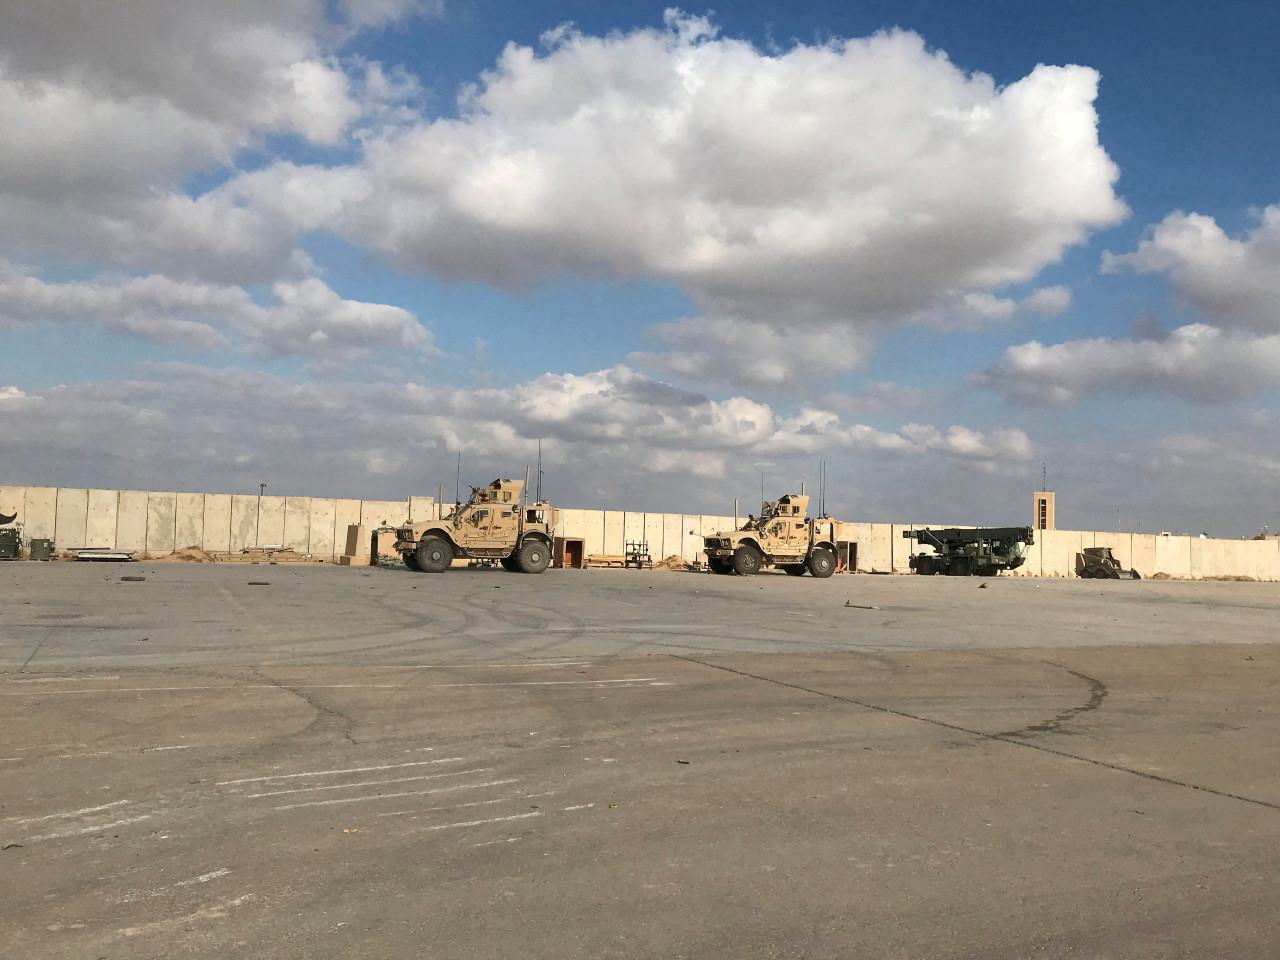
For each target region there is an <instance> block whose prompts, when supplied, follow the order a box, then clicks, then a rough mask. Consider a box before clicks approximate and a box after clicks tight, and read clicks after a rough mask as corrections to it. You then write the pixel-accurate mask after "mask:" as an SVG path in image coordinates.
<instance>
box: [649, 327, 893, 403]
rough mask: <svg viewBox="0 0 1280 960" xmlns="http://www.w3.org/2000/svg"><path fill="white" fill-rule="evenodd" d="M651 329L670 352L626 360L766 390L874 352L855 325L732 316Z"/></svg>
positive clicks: (821, 375)
mask: <svg viewBox="0 0 1280 960" xmlns="http://www.w3.org/2000/svg"><path fill="white" fill-rule="evenodd" d="M650 333H651V334H652V335H653V336H654V337H656V338H657V339H658V340H661V341H662V342H663V343H664V344H665V345H666V346H667V348H668V349H667V351H666V352H663V353H646V352H638V353H633V354H631V355H630V356H629V357H628V358H627V359H628V362H630V363H634V364H636V365H638V366H641V367H645V368H647V369H652V370H657V371H662V372H665V373H668V374H674V375H676V376H679V377H684V378H689V379H693V380H698V381H701V382H711V383H715V382H720V383H729V384H733V385H734V386H739V387H755V388H761V389H766V390H772V389H782V388H794V387H796V386H798V385H801V384H805V383H811V382H813V381H814V380H818V379H825V378H827V377H830V376H833V375H835V374H838V373H844V372H846V371H848V370H853V369H856V368H857V367H860V366H862V365H863V364H864V363H865V362H866V359H867V354H868V353H869V352H870V350H869V345H868V343H867V338H866V337H865V336H864V335H862V334H861V333H859V332H858V331H856V330H850V329H848V328H846V327H839V326H829V327H827V328H817V329H815V328H814V327H812V326H806V327H802V328H799V329H796V328H784V327H778V326H775V325H772V324H768V323H763V322H760V321H755V320H741V319H737V318H733V317H692V318H689V319H686V320H677V321H674V322H671V323H660V324H657V325H655V326H654V327H653V328H651V330H650Z"/></svg>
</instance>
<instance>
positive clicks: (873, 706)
mask: <svg viewBox="0 0 1280 960" xmlns="http://www.w3.org/2000/svg"><path fill="white" fill-rule="evenodd" d="M668 656H670V657H672V658H673V659H675V660H684V661H686V662H688V663H696V664H698V665H699V666H703V667H710V668H711V669H712V670H723V671H724V672H725V673H732V674H736V675H737V676H739V677H747V678H749V679H751V680H759V681H761V682H762V683H772V684H776V685H777V686H780V687H789V688H790V689H792V690H799V691H801V692H802V693H811V694H813V695H814V696H816V697H826V698H827V699H829V700H839V701H840V702H841V703H849V704H852V705H854V706H855V707H862V708H864V709H866V710H875V711H876V712H878V713H884V714H888V715H890V716H894V717H901V718H903V719H904V720H915V721H916V722H917V723H927V724H930V725H932V726H935V727H942V728H943V729H944V730H953V731H955V732H956V733H967V734H968V735H969V736H971V737H977V738H978V739H980V740H994V741H996V742H998V743H1007V744H1010V745H1012V746H1015V747H1025V748H1026V749H1028V750H1038V751H1040V752H1041V753H1048V754H1052V755H1053V756H1055V757H1064V758H1066V759H1067V760H1079V761H1080V762H1081V763H1090V764H1093V765H1094V766H1095V767H1102V768H1103V769H1105V770H1115V771H1116V772H1118V773H1128V774H1132V775H1133V776H1135V777H1141V778H1142V779H1143V780H1151V781H1153V782H1155V783H1164V784H1168V785H1169V786H1173V787H1184V788H1186V789H1188V790H1198V791H1200V792H1201V793H1208V794H1212V795H1213V796H1215V797H1225V798H1227V799H1228V800H1239V801H1240V802H1241V803H1251V804H1253V805H1255V806H1259V807H1266V808H1268V809H1270V810H1280V803H1272V802H1271V801H1269V800H1259V799H1258V798H1257V797H1246V796H1244V795H1243V794H1239V793H1229V792H1228V791H1226V790H1215V789H1214V788H1213V787H1206V786H1202V785H1201V784H1198V783H1188V782H1186V781H1185V780H1175V779H1174V778H1173V777H1162V776H1160V774H1158V773H1148V772H1146V771H1145V770H1135V769H1134V768H1133V767H1126V766H1122V765H1121V764H1118V763H1108V762H1107V761H1106V760H1095V759H1094V758H1092V757H1084V756H1081V755H1080V754H1078V753H1069V752H1067V751H1066V750H1055V749H1054V748H1053V747H1046V746H1045V745H1044V744H1040V743H1029V742H1027V741H1026V740H1020V739H1017V738H1016V737H1014V736H1011V735H1009V734H1006V733H986V732H984V731H982V730H974V729H972V728H971V727H962V726H960V725H959V724H957V723H948V722H947V721H945V720H935V719H934V718H932V717H922V716H918V715H916V714H914V713H907V712H906V711H904V710H895V709H893V708H892V707H886V706H884V705H882V704H878V703H869V702H868V701H866V700H857V699H855V698H853V697H842V696H840V694H838V693H827V692H826V691H825V690H814V689H813V688H812V687H805V686H802V685H801V684H798V683H788V682H787V681H786V680H776V679H774V678H773V677H764V676H760V675H759V674H756V673H748V672H747V671H745V670H735V669H734V668H733V667H725V666H721V665H720V664H717V663H708V662H706V661H705V660H695V659H694V658H693V657H682V656H680V655H679V654H676V653H672V654H668Z"/></svg>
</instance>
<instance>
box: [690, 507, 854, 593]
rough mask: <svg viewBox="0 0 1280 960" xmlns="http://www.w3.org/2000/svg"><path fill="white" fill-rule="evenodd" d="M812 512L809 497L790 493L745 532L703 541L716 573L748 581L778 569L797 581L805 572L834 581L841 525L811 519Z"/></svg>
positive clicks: (765, 509) (745, 526) (752, 521)
mask: <svg viewBox="0 0 1280 960" xmlns="http://www.w3.org/2000/svg"><path fill="white" fill-rule="evenodd" d="M808 509H809V498H808V497H806V496H805V495H804V494H802V493H789V494H787V495H786V496H783V497H779V498H778V499H777V500H771V501H768V502H766V503H765V504H764V506H763V507H762V508H761V511H760V516H758V517H752V518H751V519H749V520H748V521H747V522H746V523H745V524H743V525H742V527H741V529H738V530H733V531H729V532H723V533H717V534H716V535H715V536H711V537H704V538H703V549H704V550H705V551H706V554H707V565H708V566H709V567H710V568H711V572H712V573H736V574H738V575H739V576H744V577H745V576H749V575H751V574H753V573H759V572H760V570H761V568H763V567H765V566H768V565H773V566H777V567H781V568H782V569H783V570H785V571H786V572H787V573H789V574H790V575H791V576H793V577H803V576H804V574H805V571H806V570H807V571H808V572H809V573H811V574H813V576H815V577H820V578H824V577H829V576H831V575H832V574H833V573H835V572H836V538H835V525H836V521H834V520H832V519H831V518H830V517H822V518H820V519H817V520H809V519H807V518H806V517H805V512H806V511H807V510H808Z"/></svg>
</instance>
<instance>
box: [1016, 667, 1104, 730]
mask: <svg viewBox="0 0 1280 960" xmlns="http://www.w3.org/2000/svg"><path fill="white" fill-rule="evenodd" d="M1044 662H1045V663H1047V664H1049V666H1051V667H1058V668H1059V669H1060V670H1065V671H1066V672H1067V673H1069V674H1071V675H1072V676H1073V677H1076V678H1077V679H1079V680H1083V681H1084V682H1085V683H1087V684H1088V685H1089V700H1088V702H1087V703H1084V704H1082V705H1081V706H1078V707H1071V708H1069V709H1067V710H1064V711H1062V713H1060V714H1058V715H1057V716H1056V717H1050V718H1049V719H1048V720H1044V721H1041V722H1040V723H1034V724H1032V725H1031V726H1027V727H1021V728H1020V729H1018V730H1004V731H1001V732H1000V733H997V734H996V736H997V737H1027V736H1031V735H1032V734H1036V733H1057V732H1058V731H1060V730H1061V729H1062V726H1063V724H1065V723H1067V722H1068V721H1070V720H1073V719H1075V718H1076V717H1078V716H1079V715H1080V714H1082V713H1089V712H1090V711H1091V710H1097V709H1098V708H1099V707H1100V706H1102V701H1103V700H1105V699H1107V693H1108V690H1107V685H1106V684H1105V683H1103V682H1102V681H1101V680H1099V679H1097V678H1096V677H1090V676H1088V675H1087V674H1083V673H1077V672H1076V671H1075V670H1072V669H1071V668H1070V667H1064V666H1063V665H1062V664H1060V663H1054V662H1053V661H1052V660H1045V661H1044Z"/></svg>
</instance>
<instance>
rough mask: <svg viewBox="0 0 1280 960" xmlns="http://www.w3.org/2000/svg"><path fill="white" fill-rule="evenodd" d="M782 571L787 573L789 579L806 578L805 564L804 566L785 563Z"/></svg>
mask: <svg viewBox="0 0 1280 960" xmlns="http://www.w3.org/2000/svg"><path fill="white" fill-rule="evenodd" d="M782 569H783V572H785V573H786V575H787V576H788V577H803V576H804V564H803V563H784V564H783V565H782Z"/></svg>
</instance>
